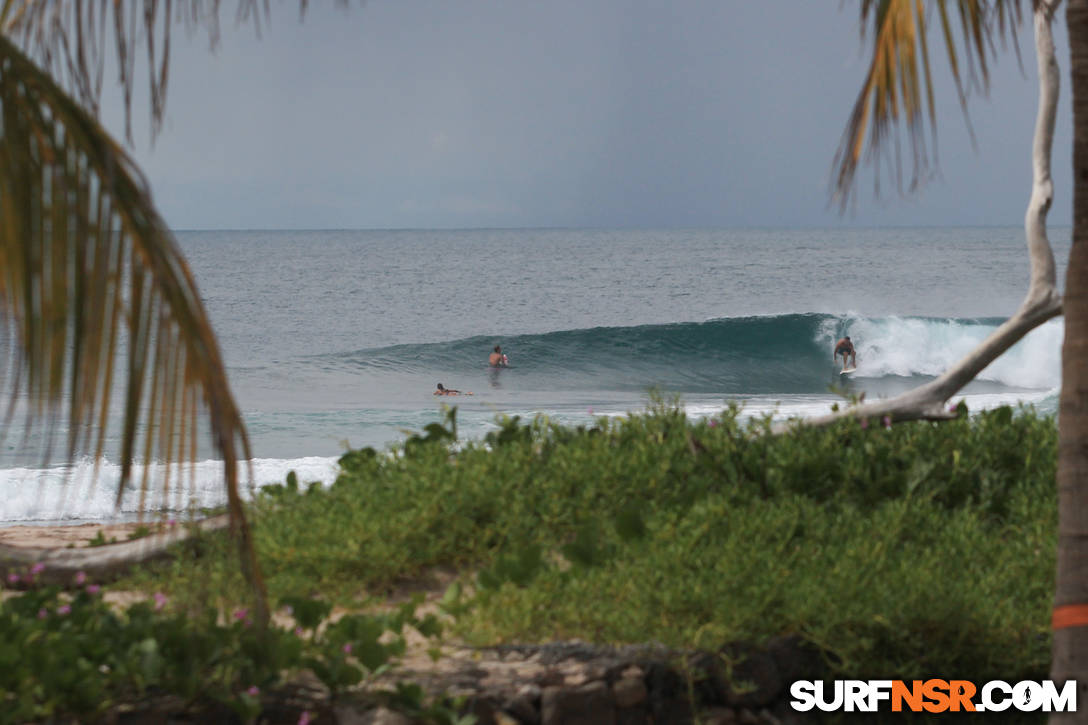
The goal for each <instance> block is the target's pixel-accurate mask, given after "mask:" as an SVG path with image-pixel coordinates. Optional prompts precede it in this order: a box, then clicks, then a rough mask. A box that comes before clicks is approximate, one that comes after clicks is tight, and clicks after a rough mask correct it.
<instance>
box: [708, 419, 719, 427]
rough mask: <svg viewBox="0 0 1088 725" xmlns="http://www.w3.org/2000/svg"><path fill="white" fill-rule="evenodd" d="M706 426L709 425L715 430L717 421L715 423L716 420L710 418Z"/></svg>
mask: <svg viewBox="0 0 1088 725" xmlns="http://www.w3.org/2000/svg"><path fill="white" fill-rule="evenodd" d="M707 425H709V426H710V427H711V428H717V427H718V421H716V420H714V419H713V418H711V419H710V420H709V421H708V422H707Z"/></svg>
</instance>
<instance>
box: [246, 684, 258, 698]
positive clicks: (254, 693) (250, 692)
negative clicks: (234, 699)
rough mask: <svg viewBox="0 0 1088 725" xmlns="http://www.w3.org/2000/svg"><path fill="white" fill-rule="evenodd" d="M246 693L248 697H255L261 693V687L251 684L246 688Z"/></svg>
mask: <svg viewBox="0 0 1088 725" xmlns="http://www.w3.org/2000/svg"><path fill="white" fill-rule="evenodd" d="M246 694H247V695H249V696H250V697H256V696H257V695H259V694H261V689H260V688H259V687H257V686H256V685H251V686H250V688H249V689H248V690H246Z"/></svg>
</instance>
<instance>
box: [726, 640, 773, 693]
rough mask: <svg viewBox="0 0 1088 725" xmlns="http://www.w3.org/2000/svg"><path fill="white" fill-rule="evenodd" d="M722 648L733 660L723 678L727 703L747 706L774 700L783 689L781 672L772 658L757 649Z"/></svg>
mask: <svg viewBox="0 0 1088 725" xmlns="http://www.w3.org/2000/svg"><path fill="white" fill-rule="evenodd" d="M730 649H732V651H729V650H730ZM724 651H725V652H727V656H728V657H729V659H731V660H732V661H733V662H734V664H733V669H732V672H731V673H729V681H728V682H726V692H725V699H726V701H727V702H728V703H729V704H730V705H734V706H746V707H751V706H757V707H758V706H762V705H768V704H770V703H771V702H773V701H774V699H775V697H777V696H778V694H779V693H780V692H781V691H782V676H781V675H780V674H779V673H778V666H777V665H776V664H775V661H774V658H773V657H771V655H770V654H768V653H766V652H761V651H758V650H748V651H747V652H744V651H740V652H737V650H736V649H735V648H726V649H725V650H724Z"/></svg>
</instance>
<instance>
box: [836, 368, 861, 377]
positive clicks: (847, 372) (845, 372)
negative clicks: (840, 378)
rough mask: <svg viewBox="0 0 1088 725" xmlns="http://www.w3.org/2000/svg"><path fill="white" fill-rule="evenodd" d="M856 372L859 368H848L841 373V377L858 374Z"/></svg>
mask: <svg viewBox="0 0 1088 725" xmlns="http://www.w3.org/2000/svg"><path fill="white" fill-rule="evenodd" d="M856 371H857V368H846V369H845V370H843V371H841V372H840V373H839V375H849V374H850V373H853V372H856Z"/></svg>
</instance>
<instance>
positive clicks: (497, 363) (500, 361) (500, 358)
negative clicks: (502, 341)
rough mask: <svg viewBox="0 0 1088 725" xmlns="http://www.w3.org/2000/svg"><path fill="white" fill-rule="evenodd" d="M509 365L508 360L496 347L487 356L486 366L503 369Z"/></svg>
mask: <svg viewBox="0 0 1088 725" xmlns="http://www.w3.org/2000/svg"><path fill="white" fill-rule="evenodd" d="M507 365H509V360H507V359H506V356H505V355H503V354H502V348H501V347H499V346H498V345H496V346H495V350H494V351H493V352H492V353H491V354H490V355H488V356H487V366H488V367H492V368H504V367H507Z"/></svg>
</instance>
